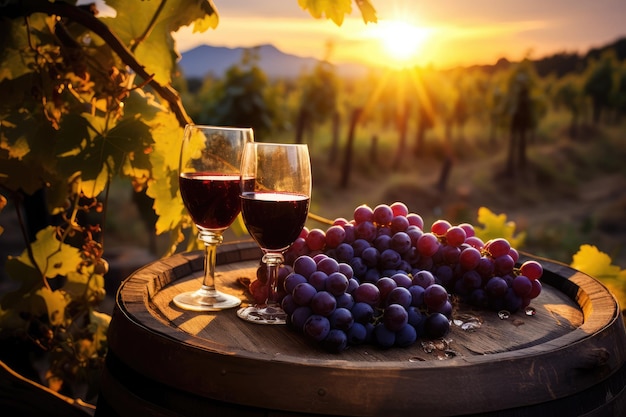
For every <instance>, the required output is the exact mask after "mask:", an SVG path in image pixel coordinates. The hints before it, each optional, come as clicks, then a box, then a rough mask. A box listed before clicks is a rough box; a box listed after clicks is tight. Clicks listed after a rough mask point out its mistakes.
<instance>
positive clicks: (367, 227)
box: [354, 222, 377, 242]
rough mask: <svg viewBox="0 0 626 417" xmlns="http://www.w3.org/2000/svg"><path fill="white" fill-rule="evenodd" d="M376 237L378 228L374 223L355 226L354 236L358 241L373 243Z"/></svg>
mask: <svg viewBox="0 0 626 417" xmlns="http://www.w3.org/2000/svg"><path fill="white" fill-rule="evenodd" d="M376 235H377V230H376V226H375V225H374V223H372V222H363V223H359V224H357V225H356V226H354V236H355V237H356V238H357V239H365V240H367V241H368V242H373V241H374V239H376Z"/></svg>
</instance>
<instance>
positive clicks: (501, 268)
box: [494, 253, 515, 276]
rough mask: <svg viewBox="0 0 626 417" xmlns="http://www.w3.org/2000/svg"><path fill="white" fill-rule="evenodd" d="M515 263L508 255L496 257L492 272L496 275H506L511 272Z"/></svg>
mask: <svg viewBox="0 0 626 417" xmlns="http://www.w3.org/2000/svg"><path fill="white" fill-rule="evenodd" d="M514 266H515V261H514V260H513V258H511V255H509V254H508V253H507V254H506V255H502V256H498V257H497V258H495V259H494V267H495V270H494V272H495V273H496V274H498V275H501V276H502V275H507V274H510V273H512V272H513V267H514Z"/></svg>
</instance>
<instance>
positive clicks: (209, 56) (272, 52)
mask: <svg viewBox="0 0 626 417" xmlns="http://www.w3.org/2000/svg"><path fill="white" fill-rule="evenodd" d="M246 49H250V48H227V47H223V46H209V45H200V46H197V47H195V48H193V49H190V50H188V51H186V52H183V53H182V55H181V59H180V62H179V65H180V67H181V69H182V72H183V75H184V76H185V78H204V77H205V76H207V75H209V74H212V75H214V76H216V77H218V78H220V77H221V76H223V75H224V73H225V72H226V70H228V68H230V67H231V66H233V65H236V64H239V63H240V62H241V59H242V57H243V53H244V51H245V50H246ZM255 49H256V50H257V52H258V57H259V61H258V66H259V68H261V69H262V70H263V72H264V73H265V74H266V75H267V76H268V77H269V78H296V77H298V76H299V75H301V74H302V73H305V72H310V71H311V70H312V69H313V67H314V66H315V65H316V64H317V63H318V62H319V60H318V59H316V58H311V57H303V56H297V55H291V54H286V53H284V52H282V51H280V50H279V49H278V48H276V47H275V46H274V45H267V44H266V45H259V46H257V47H256V48H255ZM336 67H337V73H338V74H339V75H361V74H365V73H366V72H367V67H366V66H364V65H359V64H338V65H336Z"/></svg>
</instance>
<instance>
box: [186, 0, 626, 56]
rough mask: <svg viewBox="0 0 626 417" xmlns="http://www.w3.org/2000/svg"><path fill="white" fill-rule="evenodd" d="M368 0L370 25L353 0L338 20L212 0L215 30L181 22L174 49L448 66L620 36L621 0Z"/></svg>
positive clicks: (292, 7)
mask: <svg viewBox="0 0 626 417" xmlns="http://www.w3.org/2000/svg"><path fill="white" fill-rule="evenodd" d="M371 1H372V3H373V5H374V7H375V8H376V10H377V14H378V23H377V24H372V23H370V24H367V25H366V24H365V23H364V22H363V20H362V19H361V16H360V13H359V11H358V9H357V8H356V6H355V5H354V4H353V9H354V10H353V13H352V15H350V16H348V17H347V18H346V20H345V21H344V23H343V24H342V26H341V27H337V26H336V25H335V24H334V23H333V22H332V21H330V20H316V19H314V18H312V17H311V16H310V15H309V13H308V12H305V11H303V10H302V9H301V8H300V7H299V6H298V1H297V0H263V1H256V0H214V4H215V5H216V7H217V9H218V11H219V14H220V23H219V26H218V28H217V29H216V30H209V31H207V32H205V33H202V34H197V33H196V34H193V35H191V30H189V29H188V28H185V29H182V30H180V31H179V32H178V33H177V34H176V36H175V37H176V40H177V46H178V48H179V50H180V51H181V52H184V51H186V50H188V49H190V48H193V47H195V46H198V45H201V44H208V45H213V46H227V47H240V46H241V47H251V46H256V45H259V44H266V43H270V44H273V45H274V46H276V47H277V48H278V49H280V50H282V51H283V52H286V53H290V54H294V55H299V56H307V57H314V58H319V59H321V58H324V57H325V51H326V50H327V46H326V45H327V44H328V43H329V42H332V44H333V50H332V53H331V55H330V60H331V61H332V62H336V63H339V62H346V61H360V62H365V63H377V64H381V63H389V64H390V65H429V64H432V65H434V66H435V67H437V68H447V67H451V66H455V65H471V64H490V63H495V61H496V60H497V59H498V58H501V57H505V58H507V59H509V60H520V59H522V58H523V57H524V56H529V57H531V58H539V57H542V56H545V55H547V54H552V53H556V52H586V51H587V50H588V49H589V48H591V47H595V46H602V45H604V44H606V43H609V42H613V41H615V40H616V39H618V38H620V37H624V36H626V24H625V23H624V17H626V1H624V0H594V1H587V0H583V1H576V0H575V1H573V0H541V1H538V0H525V1H495V0H473V1H471V2H467V1H462V0H456V1H453V0H437V1H433V0H371ZM389 38H391V39H389ZM385 40H387V41H388V42H390V43H385V42H384V41H385ZM384 45H386V46H384ZM392 49H397V50H396V51H395V53H396V54H395V55H390V51H391V50H392Z"/></svg>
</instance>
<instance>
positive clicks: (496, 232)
mask: <svg viewBox="0 0 626 417" xmlns="http://www.w3.org/2000/svg"><path fill="white" fill-rule="evenodd" d="M477 223H478V224H481V225H483V227H481V226H479V225H476V226H475V227H474V229H475V231H476V236H478V237H479V238H481V239H482V240H483V241H484V242H487V241H488V240H490V239H496V238H504V239H506V240H508V241H509V243H510V244H511V246H512V247H514V248H520V247H522V245H523V244H524V240H525V238H526V234H525V233H523V232H520V233H517V234H516V233H515V222H512V221H507V218H506V215H505V214H495V213H494V212H492V211H491V210H489V209H488V208H486V207H481V208H479V209H478V219H477Z"/></svg>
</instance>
